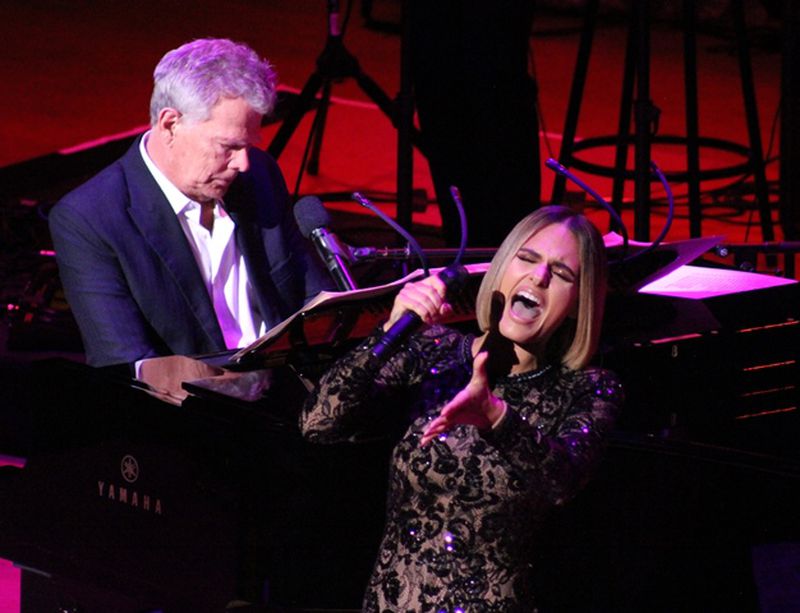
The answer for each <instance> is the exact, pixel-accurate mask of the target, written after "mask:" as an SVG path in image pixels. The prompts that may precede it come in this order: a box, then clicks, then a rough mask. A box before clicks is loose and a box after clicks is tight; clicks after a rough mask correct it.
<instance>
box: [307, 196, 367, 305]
mask: <svg viewBox="0 0 800 613" xmlns="http://www.w3.org/2000/svg"><path fill="white" fill-rule="evenodd" d="M294 218H295V220H296V221H297V225H298V226H299V228H300V233H301V234H302V235H303V236H304V237H306V238H307V239H309V240H310V241H311V242H312V243H314V246H315V247H316V249H317V253H319V256H320V257H321V258H322V261H323V262H325V266H326V267H327V268H328V272H330V273H331V276H332V277H333V280H334V281H335V282H336V287H338V288H339V289H340V290H342V291H348V290H352V289H356V287H357V286H356V284H355V282H354V281H353V278H352V277H351V276H350V271H349V270H348V269H347V264H346V263H345V261H346V260H351V259H352V257H351V249H350V247H349V246H347V245H345V244H344V243H343V242H342V241H340V240H339V238H338V237H337V236H336V235H335V234H334V233H333V232H331V231H330V230H329V229H328V226H330V225H331V216H330V214H329V213H328V211H326V210H325V207H324V206H322V201H321V200H320V199H319V198H317V197H316V196H303V197H302V198H300V200H298V201H297V203H296V204H295V205H294Z"/></svg>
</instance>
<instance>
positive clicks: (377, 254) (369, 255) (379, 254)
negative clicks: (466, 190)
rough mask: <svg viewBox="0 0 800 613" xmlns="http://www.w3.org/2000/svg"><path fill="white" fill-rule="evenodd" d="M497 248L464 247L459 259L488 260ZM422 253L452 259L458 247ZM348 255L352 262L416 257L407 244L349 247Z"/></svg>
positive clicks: (426, 255)
mask: <svg viewBox="0 0 800 613" xmlns="http://www.w3.org/2000/svg"><path fill="white" fill-rule="evenodd" d="M496 252H497V249H494V248H491V247H485V248H484V247H476V248H472V249H466V250H464V252H463V253H462V256H461V259H462V260H463V259H469V260H490V259H492V257H494V254H495V253H496ZM422 253H423V255H424V256H425V257H426V259H429V260H452V259H453V258H455V257H456V256H457V255H458V254H459V250H458V249H422ZM350 256H351V258H352V260H353V261H354V262H367V261H372V260H401V261H408V260H411V259H413V258H415V257H416V254H415V253H414V252H413V251H412V250H411V248H410V247H409V246H405V247H351V248H350Z"/></svg>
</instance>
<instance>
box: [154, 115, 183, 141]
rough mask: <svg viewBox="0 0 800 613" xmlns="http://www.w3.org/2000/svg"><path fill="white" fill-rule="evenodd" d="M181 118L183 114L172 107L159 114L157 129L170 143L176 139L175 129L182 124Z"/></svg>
mask: <svg viewBox="0 0 800 613" xmlns="http://www.w3.org/2000/svg"><path fill="white" fill-rule="evenodd" d="M181 117H183V115H182V114H181V112H180V111H178V110H176V109H173V108H171V107H165V108H163V109H161V110H160V111H159V112H158V121H157V122H156V128H157V129H158V131H159V132H160V133H161V134H162V135H163V136H165V137H166V139H167V141H168V142H169V141H171V140H172V138H174V136H175V128H176V127H177V126H178V124H179V123H180V120H181Z"/></svg>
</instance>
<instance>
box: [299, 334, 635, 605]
mask: <svg viewBox="0 0 800 613" xmlns="http://www.w3.org/2000/svg"><path fill="white" fill-rule="evenodd" d="M377 338H378V335H377V334H376V335H373V336H372V337H370V338H368V339H367V340H366V341H365V342H364V343H362V344H361V345H360V346H359V347H358V348H357V349H355V350H353V351H352V352H350V353H348V354H347V355H345V356H344V357H342V358H341V359H340V360H339V361H338V362H337V363H336V364H335V365H334V367H333V368H332V369H331V370H330V371H328V372H327V373H326V375H325V376H324V377H323V378H322V380H321V381H320V384H319V385H318V387H317V389H316V390H315V392H314V393H313V394H312V395H311V396H310V397H309V399H308V402H307V404H306V406H305V409H304V411H303V413H302V417H301V428H302V430H303V433H304V435H305V436H306V438H307V439H309V440H312V441H317V442H341V441H348V440H350V441H357V440H359V439H360V438H367V437H374V436H375V435H379V434H383V435H395V436H397V438H398V439H399V442H398V443H397V445H396V447H395V448H394V452H393V456H392V466H391V470H390V483H389V495H388V500H387V517H386V527H385V530H384V534H383V540H382V543H381V546H380V551H379V553H378V557H377V560H376V562H375V568H374V571H373V574H372V578H371V579H370V582H369V585H368V587H367V592H366V595H365V597H364V607H363V608H364V611H370V612H372V611H375V612H377V611H381V612H383V611H392V612H401V611H413V612H415V613H416V612H422V611H434V612H437V613H438V612H445V611H446V612H448V613H455V612H459V611H463V612H469V613H472V612H483V611H503V612H513V611H532V610H534V609H535V607H534V598H533V594H532V593H531V581H530V575H529V573H530V571H531V560H532V557H533V556H532V554H533V546H534V543H533V537H534V534H535V530H536V526H537V523H538V520H540V519H541V518H542V516H543V514H544V512H545V511H546V510H548V509H550V508H552V507H553V506H554V505H558V504H561V503H563V502H564V501H566V500H567V499H568V498H570V497H571V496H573V495H574V494H575V493H576V492H577V490H578V489H579V488H580V487H581V485H582V484H583V483H584V482H585V481H586V479H587V478H588V477H589V475H590V473H591V470H592V468H593V467H594V465H595V464H596V463H597V461H598V459H599V457H600V454H601V453H602V449H603V439H604V436H605V434H606V432H607V431H608V430H609V428H610V427H611V425H612V422H613V419H614V417H615V415H616V413H617V411H618V409H619V407H620V405H621V403H622V392H621V388H620V385H619V383H618V381H617V379H616V378H615V377H614V376H613V375H612V374H611V373H609V372H607V371H604V370H600V369H587V370H583V371H574V370H569V369H566V368H563V367H546V368H543V369H541V370H538V371H534V372H529V373H525V374H521V375H512V376H508V377H505V378H503V379H501V380H499V381H498V382H497V383H496V385H495V389H494V393H495V394H496V395H497V396H499V397H500V398H503V399H504V400H505V401H506V403H507V405H508V407H509V410H508V411H507V413H506V416H505V417H504V418H503V420H502V421H501V422H500V423H499V424H498V425H497V427H495V428H494V429H492V430H489V431H479V430H478V429H477V428H475V427H472V426H457V427H455V428H454V429H453V430H451V431H450V432H448V433H446V434H443V435H441V436H439V437H438V439H435V440H433V441H432V442H431V443H430V444H428V445H427V446H425V447H420V445H419V439H420V436H421V434H422V432H423V431H424V429H425V427H426V425H427V424H428V423H429V422H430V421H431V420H432V419H433V418H434V417H435V416H436V415H437V414H438V412H439V409H440V408H441V406H442V405H443V404H444V403H446V402H447V401H448V400H450V399H451V398H452V397H453V396H454V395H455V394H456V393H457V392H458V391H459V390H460V389H462V388H463V387H464V386H465V385H466V383H467V382H468V381H469V379H470V376H471V373H472V355H471V346H472V341H473V339H474V337H473V336H471V335H464V334H461V333H459V332H456V331H453V330H450V329H448V328H444V327H441V326H434V327H431V328H427V329H425V331H423V332H421V333H419V334H416V335H414V336H413V337H412V338H411V339H410V340H409V341H408V343H407V345H406V346H405V347H404V348H403V349H401V350H400V351H398V353H397V354H395V355H394V356H393V357H392V359H391V360H390V361H389V362H388V363H387V364H385V365H384V366H383V367H382V368H380V370H376V368H375V367H372V366H371V365H370V360H369V355H370V353H369V347H371V346H372V345H373V344H374V343H375V341H376V340H377ZM409 409H410V413H409ZM409 420H411V423H410V425H409Z"/></svg>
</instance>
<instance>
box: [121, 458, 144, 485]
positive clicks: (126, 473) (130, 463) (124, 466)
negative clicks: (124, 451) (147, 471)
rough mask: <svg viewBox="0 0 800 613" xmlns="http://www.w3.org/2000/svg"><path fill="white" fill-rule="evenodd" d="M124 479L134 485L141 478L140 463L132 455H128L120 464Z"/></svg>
mask: <svg viewBox="0 0 800 613" xmlns="http://www.w3.org/2000/svg"><path fill="white" fill-rule="evenodd" d="M119 468H120V472H121V473H122V478H123V479H125V481H127V482H128V483H134V482H135V481H136V480H137V479H138V478H139V462H137V461H136V458H134V457H133V456H132V455H126V456H125V457H124V458H122V462H120V464H119Z"/></svg>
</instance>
